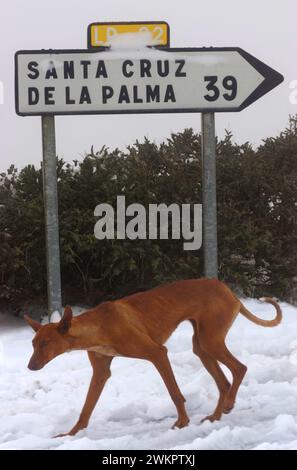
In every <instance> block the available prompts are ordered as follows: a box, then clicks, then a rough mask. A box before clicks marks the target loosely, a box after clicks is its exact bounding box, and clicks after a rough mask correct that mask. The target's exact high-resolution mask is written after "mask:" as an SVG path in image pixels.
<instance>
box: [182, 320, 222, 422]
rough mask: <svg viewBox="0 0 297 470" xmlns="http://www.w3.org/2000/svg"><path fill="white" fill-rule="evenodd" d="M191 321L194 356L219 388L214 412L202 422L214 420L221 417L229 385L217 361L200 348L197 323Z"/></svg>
mask: <svg viewBox="0 0 297 470" xmlns="http://www.w3.org/2000/svg"><path fill="white" fill-rule="evenodd" d="M191 323H192V325H193V328H194V335H193V352H194V354H196V356H198V357H199V358H200V360H201V362H202V364H203V365H204V367H205V368H206V370H207V371H208V372H209V374H210V375H211V376H212V377H213V379H214V381H215V383H216V385H217V387H218V389H219V399H218V403H217V406H216V408H215V410H214V412H213V413H212V415H210V416H207V417H205V418H204V419H203V420H202V422H203V421H205V420H206V419H208V420H209V421H216V420H219V419H220V418H221V416H222V413H223V412H224V404H225V400H226V397H227V394H228V392H229V390H230V388H231V385H230V383H229V381H228V380H227V378H226V376H225V374H224V373H223V371H222V369H221V368H220V366H219V363H218V361H217V360H216V359H214V358H213V357H212V356H211V355H210V354H208V353H207V352H206V351H205V350H203V349H202V347H201V345H200V342H199V337H198V329H197V324H196V322H195V321H193V320H191Z"/></svg>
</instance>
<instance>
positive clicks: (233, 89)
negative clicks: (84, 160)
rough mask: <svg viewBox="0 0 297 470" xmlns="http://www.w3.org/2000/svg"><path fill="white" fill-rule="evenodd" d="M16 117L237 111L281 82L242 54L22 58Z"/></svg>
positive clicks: (80, 53) (34, 54)
mask: <svg viewBox="0 0 297 470" xmlns="http://www.w3.org/2000/svg"><path fill="white" fill-rule="evenodd" d="M15 65H16V81H15V83H16V112H17V113H18V114H19V115H23V116H26V115H42V114H111V113H113V114H120V113H178V112H183V113H190V112H222V111H224V112H226V111H241V110H242V109H244V108H246V107H247V106H249V105H250V104H251V103H253V102H254V101H256V100H257V99H259V98H260V97H261V96H263V95H264V94H265V93H267V92H268V91H270V90H272V89H273V88H274V87H276V86H277V85H279V84H280V83H281V82H282V81H283V76H282V75H281V74H279V73H278V72H276V71H275V70H273V69H272V68H270V67H268V66H267V65H265V64H264V63H263V62H260V61H259V60H258V59H256V58H255V57H253V56H251V55H250V54H248V53H247V52H245V51H243V50H242V49H240V48H202V49H201V48H186V49H181V48H172V49H164V50H163V49H162V50H152V49H149V48H147V50H140V51H109V50H106V49H102V50H56V51H54V50H52V51H51V50H50V51H45V50H42V51H19V52H17V53H16V56H15Z"/></svg>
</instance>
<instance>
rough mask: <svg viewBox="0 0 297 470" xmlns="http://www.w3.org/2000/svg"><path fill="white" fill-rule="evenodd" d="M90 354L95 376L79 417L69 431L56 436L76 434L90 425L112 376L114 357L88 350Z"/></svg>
mask: <svg viewBox="0 0 297 470" xmlns="http://www.w3.org/2000/svg"><path fill="white" fill-rule="evenodd" d="M88 356H89V359H90V361H91V364H92V367H93V376H92V379H91V383H90V386H89V390H88V394H87V398H86V401H85V404H84V406H83V408H82V410H81V413H80V416H79V419H78V421H77V423H76V424H75V426H73V428H72V429H71V430H70V431H69V432H68V433H65V434H58V435H57V436H55V437H63V436H74V435H75V434H76V433H77V432H78V431H81V430H82V429H84V428H86V427H87V426H88V423H89V419H90V416H91V414H92V412H93V410H94V408H95V406H96V403H97V401H98V399H99V397H100V395H101V393H102V390H103V388H104V385H105V383H106V381H107V380H108V378H109V377H110V376H111V372H110V364H111V361H112V359H113V358H112V357H108V356H98V355H96V353H95V352H88Z"/></svg>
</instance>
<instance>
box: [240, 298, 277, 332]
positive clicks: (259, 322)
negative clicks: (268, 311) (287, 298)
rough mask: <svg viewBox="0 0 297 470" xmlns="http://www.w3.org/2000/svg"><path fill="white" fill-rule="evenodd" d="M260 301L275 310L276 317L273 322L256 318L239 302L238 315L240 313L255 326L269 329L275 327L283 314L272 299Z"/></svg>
mask: <svg viewBox="0 0 297 470" xmlns="http://www.w3.org/2000/svg"><path fill="white" fill-rule="evenodd" d="M260 300H261V301H262V302H267V303H269V304H271V305H273V306H274V308H275V310H276V317H275V318H274V319H273V320H262V318H258V317H256V315H254V314H253V313H252V312H250V311H249V310H248V309H247V308H245V306H244V305H243V304H242V303H241V302H240V310H239V311H240V313H242V315H243V316H245V317H246V318H247V319H248V320H250V321H252V322H253V323H256V324H257V325H261V326H270V327H272V326H277V325H278V324H279V323H280V322H281V320H282V318H283V314H282V311H281V308H280V306H279V304H278V303H277V302H276V301H275V300H274V299H271V298H270V297H262V298H261V299H260Z"/></svg>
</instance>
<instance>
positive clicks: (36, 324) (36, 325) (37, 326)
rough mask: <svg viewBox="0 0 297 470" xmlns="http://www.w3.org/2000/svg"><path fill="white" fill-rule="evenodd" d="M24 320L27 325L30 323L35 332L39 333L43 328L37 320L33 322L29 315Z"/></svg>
mask: <svg viewBox="0 0 297 470" xmlns="http://www.w3.org/2000/svg"><path fill="white" fill-rule="evenodd" d="M24 320H25V322H26V323H28V325H29V326H31V328H32V329H33V330H34V331H38V330H40V328H41V327H42V325H41V323H39V322H38V321H36V320H33V319H32V318H30V317H29V316H28V315H24Z"/></svg>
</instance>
